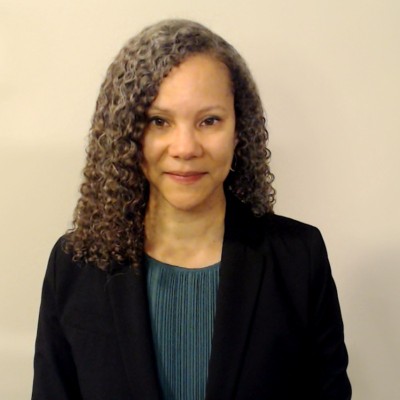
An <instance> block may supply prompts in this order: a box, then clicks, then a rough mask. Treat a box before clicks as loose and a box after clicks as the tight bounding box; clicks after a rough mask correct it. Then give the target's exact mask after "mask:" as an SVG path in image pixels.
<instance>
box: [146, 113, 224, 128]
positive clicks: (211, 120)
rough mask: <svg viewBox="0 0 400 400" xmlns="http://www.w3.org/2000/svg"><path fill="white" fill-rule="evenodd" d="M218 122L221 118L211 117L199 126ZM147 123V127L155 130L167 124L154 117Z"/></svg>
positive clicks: (161, 119)
mask: <svg viewBox="0 0 400 400" xmlns="http://www.w3.org/2000/svg"><path fill="white" fill-rule="evenodd" d="M219 121H221V118H219V117H217V116H215V115H213V116H210V117H207V118H205V119H204V120H203V121H202V122H201V124H200V126H213V125H215V124H216V123H217V122H219ZM148 123H149V125H154V126H155V127H157V128H162V127H164V126H165V125H166V124H167V121H166V120H165V119H164V118H162V117H158V116H154V117H150V118H149V120H148Z"/></svg>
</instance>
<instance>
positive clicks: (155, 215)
mask: <svg viewBox="0 0 400 400" xmlns="http://www.w3.org/2000/svg"><path fill="white" fill-rule="evenodd" d="M225 208H226V202H225V198H223V200H222V201H220V202H217V203H216V204H213V205H210V206H209V207H207V208H203V209H200V210H196V211H193V210H190V211H185V210H177V209H176V208H173V207H172V206H171V205H169V204H163V205H162V206H161V205H160V206H158V207H155V206H153V204H152V202H151V201H149V204H148V209H147V211H146V216H145V233H146V238H145V251H146V253H147V254H149V255H150V256H151V257H153V258H155V259H157V260H159V261H162V262H165V263H167V264H172V265H178V266H183V267H187V268H200V267H205V266H208V265H211V264H214V263H216V262H219V261H220V259H221V251H222V242H223V236H224V221H225Z"/></svg>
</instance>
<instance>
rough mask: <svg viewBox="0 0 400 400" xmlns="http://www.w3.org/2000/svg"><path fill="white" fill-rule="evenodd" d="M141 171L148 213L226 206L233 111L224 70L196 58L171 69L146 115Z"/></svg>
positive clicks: (216, 63) (214, 62)
mask: <svg viewBox="0 0 400 400" xmlns="http://www.w3.org/2000/svg"><path fill="white" fill-rule="evenodd" d="M148 121H149V122H148V125H147V128H146V131H145V134H144V137H143V156H144V157H143V158H144V161H143V164H142V169H143V172H144V175H145V176H146V178H147V180H148V182H149V185H150V199H149V205H150V207H154V206H155V207H160V206H161V207H165V206H166V207H172V208H174V209H179V210H182V211H195V210H201V209H207V208H209V207H211V206H213V205H215V204H216V203H218V202H221V201H224V190H223V183H224V181H225V179H226V177H227V175H228V173H229V169H230V166H231V163H232V158H233V153H234V148H235V145H236V135H235V111H234V96H233V93H232V84H231V80H230V75H229V71H228V69H227V67H226V66H225V65H224V64H223V63H221V62H219V61H217V60H216V59H215V58H213V57H211V56H209V55H206V54H199V55H195V56H192V57H190V58H188V59H187V60H186V61H184V62H183V63H182V64H180V65H179V66H178V67H175V68H173V69H172V71H171V72H170V74H169V75H168V76H167V77H166V78H165V79H164V81H163V82H162V84H161V86H160V90H159V93H158V95H157V97H156V99H155V100H154V102H153V104H152V105H151V107H150V108H149V110H148Z"/></svg>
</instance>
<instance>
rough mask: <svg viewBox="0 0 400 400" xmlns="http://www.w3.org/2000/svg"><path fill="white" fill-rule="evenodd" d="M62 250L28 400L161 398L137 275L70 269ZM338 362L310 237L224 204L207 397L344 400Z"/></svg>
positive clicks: (341, 349) (336, 330)
mask: <svg viewBox="0 0 400 400" xmlns="http://www.w3.org/2000/svg"><path fill="white" fill-rule="evenodd" d="M62 240H63V239H60V240H59V241H58V242H57V244H56V245H55V247H54V249H53V251H52V253H51V256H50V260H49V264H48V268H47V272H46V276H45V279H44V284H43V292H42V302H41V307H40V316H39V324H38V333H37V339H36V353H35V360H34V366H35V373H34V383H33V395H32V399H34V400H39V399H40V400H47V399H49V400H64V399H69V400H71V399H73V400H79V399H86V400H128V399H132V400H133V399H140V400H156V399H161V398H162V396H161V392H160V385H159V382H158V377H157V368H156V361H155V354H154V350H153V345H152V335H151V328H150V320H149V312H148V304H147V294H146V283H145V276H144V274H143V273H142V272H140V273H137V272H136V273H135V272H134V271H132V270H131V269H129V268H128V267H123V268H119V269H118V268H114V269H113V270H112V272H103V271H101V270H100V269H98V268H96V267H93V266H90V265H78V264H77V263H74V262H73V261H72V260H71V257H70V256H69V255H67V254H65V253H64V252H63V250H62ZM347 362H348V358H347V352H346V348H345V344H344V340H343V325H342V319H341V314H340V308H339V303H338V298H337V292H336V288H335V284H334V281H333V279H332V276H331V270H330V267H329V262H328V258H327V254H326V250H325V246H324V243H323V240H322V237H321V235H320V233H319V231H318V230H317V229H316V228H314V227H311V226H309V225H305V224H302V223H300V222H296V221H294V220H291V219H287V218H284V217H280V216H276V215H266V216H264V217H261V218H255V217H253V216H252V214H251V213H250V212H249V211H248V210H247V208H246V207H245V206H243V205H242V204H239V203H238V202H237V201H233V200H231V199H230V200H229V201H228V205H227V213H226V223H225V237H224V244H223V250H222V260H221V269H220V284H219V289H218V295H217V307H216V316H215V325H214V335H213V341H212V351H211V358H210V362H209V374H208V382H207V389H206V393H207V395H206V399H207V400H232V399H237V400H244V399H256V400H257V399H268V400H286V399H296V400H298V399H307V400H313V399H336V400H345V399H350V398H351V388H350V383H349V380H348V378H347V374H346V367H347ZM187 400H190V399H187Z"/></svg>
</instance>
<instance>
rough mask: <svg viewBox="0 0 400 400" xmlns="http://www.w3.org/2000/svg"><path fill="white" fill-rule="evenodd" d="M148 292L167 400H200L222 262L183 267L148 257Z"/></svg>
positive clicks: (205, 379)
mask: <svg viewBox="0 0 400 400" xmlns="http://www.w3.org/2000/svg"><path fill="white" fill-rule="evenodd" d="M145 261H146V262H145V264H146V271H147V292H148V299H149V308H150V319H151V328H152V335H153V343H154V348H155V353H156V358H157V368H158V375H159V379H160V383H161V387H162V391H163V395H164V399H165V400H203V399H204V398H205V389H206V383H207V373H208V361H209V358H210V354H211V339H212V334H213V326H214V316H215V307H216V296H217V289H218V283H219V268H220V263H217V264H214V265H211V266H209V267H205V268H196V269H189V268H182V267H177V266H173V265H169V264H164V263H162V262H160V261H157V260H155V259H153V258H151V257H149V256H146V260H145Z"/></svg>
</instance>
